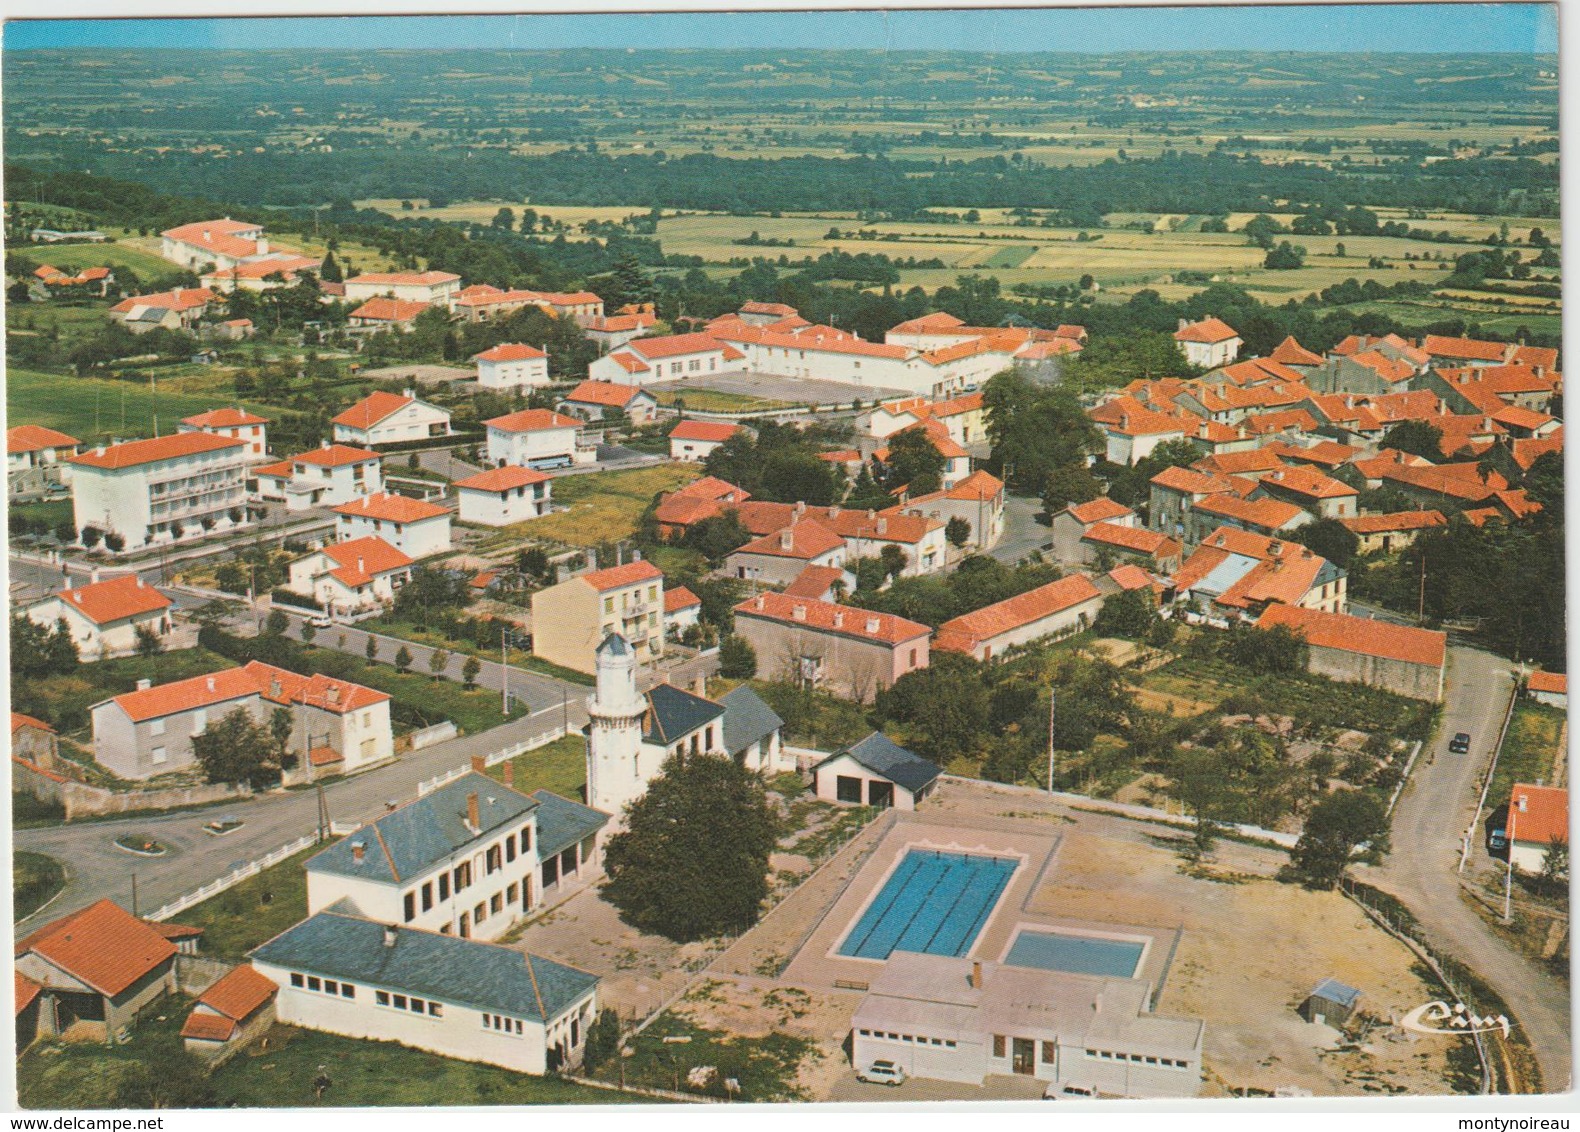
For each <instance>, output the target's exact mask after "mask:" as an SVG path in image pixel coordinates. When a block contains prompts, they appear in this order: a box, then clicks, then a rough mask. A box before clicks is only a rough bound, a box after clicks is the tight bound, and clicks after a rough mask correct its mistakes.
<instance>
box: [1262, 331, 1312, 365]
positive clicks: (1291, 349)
mask: <svg viewBox="0 0 1580 1132" xmlns="http://www.w3.org/2000/svg"><path fill="white" fill-rule="evenodd" d="M1268 358H1269V359H1270V360H1272V361H1275V362H1277V363H1279V364H1280V365H1285V366H1320V365H1321V364H1322V356H1321V355H1320V354H1313V353H1312V352H1311V351H1310V350H1308V349H1306V348H1305V347H1304V346H1302V345H1301V344H1300V343H1299V342H1297V341H1295V337H1294V335H1290V336H1289V337H1287V338H1285V339H1284V340H1283V341H1282V342H1280V343H1279V344H1278V345H1277V346H1276V347H1275V348H1274V350H1273V352H1272V353H1271V354H1269V355H1268Z"/></svg>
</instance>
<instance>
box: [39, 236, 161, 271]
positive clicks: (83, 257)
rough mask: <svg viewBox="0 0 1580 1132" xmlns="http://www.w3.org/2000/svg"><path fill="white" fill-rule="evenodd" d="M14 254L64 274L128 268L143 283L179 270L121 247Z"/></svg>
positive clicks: (53, 247) (59, 247)
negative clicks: (105, 268) (99, 269)
mask: <svg viewBox="0 0 1580 1132" xmlns="http://www.w3.org/2000/svg"><path fill="white" fill-rule="evenodd" d="M108 234H109V233H106V235H108ZM158 243H159V241H158V240H155V241H154V244H155V245H156V246H157V245H158ZM13 250H14V251H15V252H16V254H18V255H20V256H22V257H23V258H24V259H30V260H32V261H34V262H35V263H40V264H43V263H47V264H51V265H52V266H55V267H58V268H60V269H61V270H62V271H64V270H65V269H66V268H68V267H69V268H71V269H73V270H74V271H76V270H80V269H82V268H84V267H129V268H131V270H132V271H133V272H135V273H136V274H137V278H138V279H139V280H141V281H143V282H147V281H149V280H151V279H156V278H158V277H160V276H162V275H174V274H175V273H176V272H177V271H179V270H180V268H178V267H177V266H176V265H175V264H173V263H171V262H170V261H169V260H167V259H162V258H160V256H159V255H158V254H157V253H155V252H149V251H145V250H143V249H142V248H138V247H133V246H130V245H127V244H122V243H109V244H32V245H28V246H26V247H18V248H15V249H13Z"/></svg>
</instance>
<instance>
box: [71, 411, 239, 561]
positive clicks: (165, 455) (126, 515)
mask: <svg viewBox="0 0 1580 1132" xmlns="http://www.w3.org/2000/svg"><path fill="white" fill-rule="evenodd" d="M248 451H249V449H248V445H247V444H246V443H244V442H242V441H240V440H235V439H232V438H231V437H228V436H214V435H212V434H210V433H206V432H180V433H176V434H175V435H174V436H160V437H154V438H153V439H150V440H131V441H127V442H126V443H124V444H114V445H110V446H108V447H106V446H104V445H100V446H99V447H97V448H94V449H91V450H89V451H87V452H83V453H81V454H79V455H77V456H73V457H72V458H71V466H72V476H71V503H72V519H73V522H74V523H75V524H76V527H77V529H78V530H79V531H80V530H82V529H83V528H84V527H97V528H98V529H100V530H102V531H106V532H108V531H114V532H115V533H116V534H118V535H120V536H121V537H122V538H124V539H125V540H126V547H127V549H129V550H131V549H136V548H137V547H140V546H143V545H145V544H147V543H152V542H156V541H166V540H174V539H177V538H181V537H182V536H184V535H201V534H204V533H205V532H207V531H209V530H211V529H213V528H214V527H216V526H217V527H219V528H220V529H222V530H229V529H231V528H234V527H239V526H242V525H244V524H245V523H246V522H247V521H248V517H247V506H246V504H247V459H248Z"/></svg>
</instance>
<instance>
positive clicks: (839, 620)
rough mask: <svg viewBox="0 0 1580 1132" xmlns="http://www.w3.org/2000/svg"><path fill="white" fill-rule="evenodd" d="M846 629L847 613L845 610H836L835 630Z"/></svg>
mask: <svg viewBox="0 0 1580 1132" xmlns="http://www.w3.org/2000/svg"><path fill="white" fill-rule="evenodd" d="M844 627H845V611H844V610H843V609H836V610H835V611H834V628H836V629H843V628H844Z"/></svg>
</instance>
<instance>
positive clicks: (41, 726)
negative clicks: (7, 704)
mask: <svg viewBox="0 0 1580 1132" xmlns="http://www.w3.org/2000/svg"><path fill="white" fill-rule="evenodd" d="M59 751H60V736H59V734H57V733H56V731H55V729H54V728H53V727H51V726H50V725H49V724H47V723H45V722H44V721H43V720H42V719H34V718H33V717H32V716H31V715H23V714H22V713H21V712H19V711H14V712H12V713H11V757H12V758H16V759H26V760H27V761H28V762H31V763H35V764H37V765H39V766H42V767H45V768H46V769H47V768H48V767H49V766H50V765H51V763H52V762H53V761H54V759H55V756H56V755H57V754H58V753H59Z"/></svg>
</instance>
